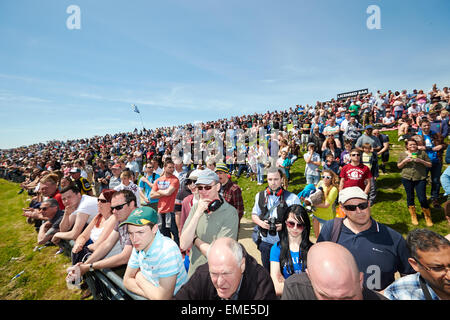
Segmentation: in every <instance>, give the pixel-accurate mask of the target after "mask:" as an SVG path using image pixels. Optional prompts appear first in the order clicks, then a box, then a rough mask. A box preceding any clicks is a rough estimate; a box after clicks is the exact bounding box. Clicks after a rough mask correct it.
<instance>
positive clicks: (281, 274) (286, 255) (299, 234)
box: [270, 204, 313, 296]
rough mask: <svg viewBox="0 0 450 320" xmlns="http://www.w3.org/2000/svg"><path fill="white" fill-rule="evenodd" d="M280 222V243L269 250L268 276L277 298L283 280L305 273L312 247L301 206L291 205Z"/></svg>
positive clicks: (307, 222) (307, 224)
mask: <svg viewBox="0 0 450 320" xmlns="http://www.w3.org/2000/svg"><path fill="white" fill-rule="evenodd" d="M281 220H282V229H281V231H279V232H278V235H279V237H280V241H279V242H278V243H275V244H274V245H273V246H272V249H271V250H270V276H271V277H272V281H273V283H274V286H275V292H276V294H277V295H278V296H281V294H282V293H283V288H284V280H285V279H287V278H288V277H289V276H291V275H292V274H294V273H301V272H304V271H305V269H306V256H307V253H308V250H309V248H310V247H311V246H312V245H313V243H312V242H311V241H310V240H309V233H310V230H311V222H310V220H309V215H308V213H307V211H306V209H305V208H304V207H303V206H301V205H298V204H294V205H291V206H290V207H288V208H287V209H286V212H285V214H284V215H283V216H282V217H281Z"/></svg>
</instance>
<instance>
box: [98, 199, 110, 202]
mask: <svg viewBox="0 0 450 320" xmlns="http://www.w3.org/2000/svg"><path fill="white" fill-rule="evenodd" d="M97 202H101V203H107V202H108V200H106V199H97Z"/></svg>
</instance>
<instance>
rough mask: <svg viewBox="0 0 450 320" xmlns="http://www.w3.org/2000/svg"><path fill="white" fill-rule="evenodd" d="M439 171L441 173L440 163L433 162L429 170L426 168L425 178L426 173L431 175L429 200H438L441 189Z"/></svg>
mask: <svg viewBox="0 0 450 320" xmlns="http://www.w3.org/2000/svg"><path fill="white" fill-rule="evenodd" d="M441 171H442V163H440V162H434V163H433V165H432V166H431V168H427V176H428V173H429V172H430V173H431V199H433V200H438V199H439V190H440V188H441V180H440V178H441Z"/></svg>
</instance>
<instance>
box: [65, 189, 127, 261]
mask: <svg viewBox="0 0 450 320" xmlns="http://www.w3.org/2000/svg"><path fill="white" fill-rule="evenodd" d="M115 192H116V191H115V190H112V189H103V191H102V192H101V193H100V196H99V197H98V214H97V215H96V216H95V218H94V219H92V221H91V222H90V223H89V225H88V226H87V227H86V228H85V229H84V231H83V232H82V233H81V234H80V235H79V236H78V238H77V239H76V241H75V244H74V246H73V247H72V264H73V265H75V264H77V263H78V262H82V261H85V260H86V259H87V257H89V255H91V254H92V252H94V251H95V249H96V248H98V246H99V245H100V243H102V242H103V241H104V240H106V239H107V238H108V236H109V234H110V233H111V231H112V230H113V229H114V226H115V222H116V218H115V217H114V215H113V214H112V211H111V198H112V196H113V194H114V193H115ZM120 251H121V250H120V245H118V243H117V244H116V245H115V246H114V247H113V248H112V249H111V251H110V252H109V253H108V256H110V255H115V254H117V253H119V252H120Z"/></svg>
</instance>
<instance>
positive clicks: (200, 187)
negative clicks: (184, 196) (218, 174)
mask: <svg viewBox="0 0 450 320" xmlns="http://www.w3.org/2000/svg"><path fill="white" fill-rule="evenodd" d="M212 187H214V186H203V187H202V186H197V189H198V191H202V190H203V189H205V190H206V191H209V190H211V189H212Z"/></svg>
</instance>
